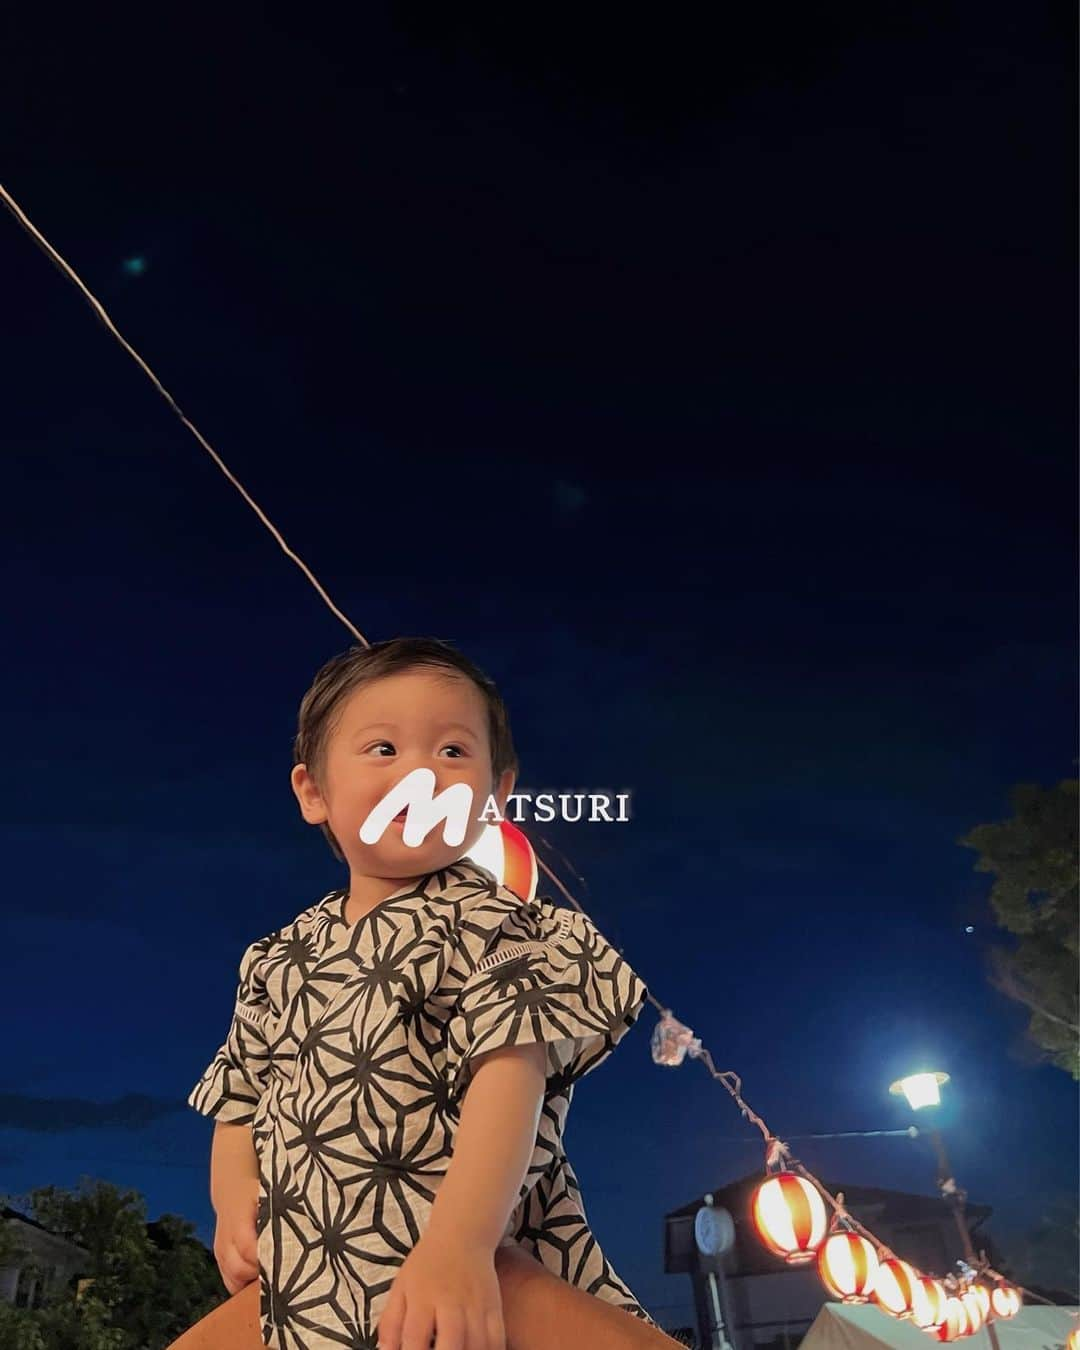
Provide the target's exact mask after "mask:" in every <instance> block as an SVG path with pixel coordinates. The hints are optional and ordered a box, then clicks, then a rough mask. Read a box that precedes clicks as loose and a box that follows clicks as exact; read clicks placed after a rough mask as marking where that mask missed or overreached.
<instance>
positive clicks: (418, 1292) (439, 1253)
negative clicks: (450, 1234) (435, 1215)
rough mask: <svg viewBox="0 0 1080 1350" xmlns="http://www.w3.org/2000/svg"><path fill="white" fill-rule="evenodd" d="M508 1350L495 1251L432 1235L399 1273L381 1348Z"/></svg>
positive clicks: (382, 1326) (384, 1318)
mask: <svg viewBox="0 0 1080 1350" xmlns="http://www.w3.org/2000/svg"><path fill="white" fill-rule="evenodd" d="M432 1337H434V1338H435V1339H434V1345H435V1350H506V1333H505V1331H504V1329H503V1312H502V1296H501V1295H500V1293H499V1280H498V1277H497V1276H496V1274H495V1253H494V1252H493V1251H492V1250H491V1249H490V1248H489V1247H485V1246H482V1245H477V1244H475V1243H470V1242H469V1241H467V1240H466V1241H461V1242H450V1241H448V1240H447V1239H446V1238H445V1237H441V1236H440V1237H436V1236H434V1235H433V1234H431V1233H428V1234H426V1235H425V1236H424V1237H422V1238H421V1239H420V1241H419V1242H418V1243H417V1244H416V1246H415V1247H414V1248H413V1249H412V1251H411V1252H410V1253H409V1255H408V1257H407V1258H406V1260H405V1263H404V1264H403V1265H402V1267H401V1269H400V1270H399V1271H398V1273H397V1278H396V1279H395V1280H394V1283H393V1285H392V1286H391V1289H390V1294H389V1296H388V1298H387V1300H386V1307H385V1308H384V1309H383V1314H382V1317H381V1318H380V1319H379V1350H429V1347H430V1346H431V1345H432Z"/></svg>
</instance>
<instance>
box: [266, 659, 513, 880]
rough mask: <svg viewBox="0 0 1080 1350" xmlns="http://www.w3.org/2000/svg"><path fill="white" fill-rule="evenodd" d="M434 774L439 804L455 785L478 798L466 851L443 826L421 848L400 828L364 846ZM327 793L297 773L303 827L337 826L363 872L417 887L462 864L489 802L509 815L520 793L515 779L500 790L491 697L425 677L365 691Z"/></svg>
mask: <svg viewBox="0 0 1080 1350" xmlns="http://www.w3.org/2000/svg"><path fill="white" fill-rule="evenodd" d="M418 768H426V769H430V770H431V771H432V772H433V773H434V775H435V789H434V792H435V794H436V795H437V794H438V793H440V792H442V791H443V790H444V789H445V788H448V787H451V786H452V785H453V784H455V783H467V784H468V786H469V787H470V788H472V792H473V796H472V806H471V809H470V822H469V827H468V829H467V830H466V833H465V838H464V839H463V840H462V842H461V843H460V844H456V845H452V846H451V845H448V844H446V843H445V842H444V841H443V829H444V825H443V824H441V823H440V824H438V825H436V826H435V827H434V829H432V830H431V831H430V832H429V834H428V835H427V837H426V839H425V840H424V841H423V843H422V844H420V845H419V846H418V847H416V848H413V847H411V846H410V845H408V844H406V843H405V842H404V840H403V838H402V828H403V827H402V825H401V823H400V822H392V823H391V824H390V825H388V826H387V828H386V829H385V830H384V831H383V834H382V837H381V838H380V839H379V840H378V841H377V842H376V843H374V844H365V843H363V842H362V841H361V840H360V837H359V835H360V827H361V826H362V825H363V823H364V821H365V820H366V819H367V817H368V815H369V814H370V813H371V811H372V810H373V808H374V807H375V806H377V805H378V803H379V802H380V801H381V800H382V798H383V797H385V796H386V794H387V793H388V792H389V791H390V789H391V788H392V787H394V786H395V785H396V784H397V783H399V782H400V781H401V780H402V779H403V778H404V777H405V776H406V775H407V774H409V773H411V772H412V771H413V770H414V769H418ZM324 780H325V781H324V783H323V785H322V790H321V791H320V790H319V788H318V787H317V785H316V784H315V783H314V780H313V779H311V777H310V775H309V774H308V773H307V771H306V766H303V765H297V766H296V767H295V768H294V769H293V776H292V783H293V791H294V792H295V793H296V796H297V799H298V800H299V801H300V806H301V811H302V813H303V816H304V819H305V820H307V821H308V822H309V823H311V824H316V825H317V824H321V823H322V822H323V821H326V822H328V823H329V825H330V828H331V829H332V830H333V832H334V837H335V838H336V839H337V841H338V843H339V845H340V846H341V851H342V852H343V853H344V854H345V857H346V860H347V861H348V863H349V865H350V867H351V868H352V870H353V871H354V872H358V873H360V874H363V875H369V876H380V877H412V876H421V875H424V874H426V873H428V872H434V871H437V870H438V869H439V868H441V867H447V866H449V865H450V864H451V863H453V862H456V861H457V860H458V858H460V857H461V856H462V855H463V854H466V853H468V851H469V849H470V848H472V846H473V845H474V844H475V843H476V841H477V839H479V837H480V835H481V834H482V833H483V831H484V829H485V828H486V824H487V822H485V821H481V820H478V819H477V817H478V816H479V815H480V813H481V812H482V811H483V809H484V807H485V805H486V803H487V798H488V795H489V794H492V795H494V797H495V800H496V801H497V802H498V805H499V811H500V814H502V813H503V808H504V807H505V804H506V798H507V797H508V796H509V794H510V792H511V791H512V790H513V785H514V775H513V773H512V772H511V771H507V772H506V773H504V774H503V775H502V778H501V779H500V781H499V783H497V784H496V783H493V781H492V773H491V745H490V741H489V737H488V719H487V707H486V704H485V702H484V696H483V695H482V694H481V692H480V690H479V689H477V688H476V686H475V685H474V684H473V682H472V681H471V680H469V679H467V678H466V677H465V676H463V675H461V676H457V675H451V674H449V673H446V674H443V673H442V672H441V671H440V672H435V671H433V670H426V669H417V670H409V671H405V672H403V673H402V674H399V675H387V676H384V677H383V678H382V679H379V680H376V681H374V682H373V683H372V684H366V685H364V686H363V687H362V688H360V689H357V690H356V691H355V692H354V693H353V694H351V695H350V696H349V698H348V699H347V700H346V702H345V704H344V706H343V707H342V708H341V710H340V714H339V718H338V723H337V727H336V729H335V730H334V731H333V733H332V734H331V737H330V741H329V743H328V745H327V749H326V762H325V766H324Z"/></svg>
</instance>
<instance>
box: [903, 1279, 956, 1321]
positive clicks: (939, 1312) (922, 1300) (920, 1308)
mask: <svg viewBox="0 0 1080 1350" xmlns="http://www.w3.org/2000/svg"><path fill="white" fill-rule="evenodd" d="M948 1297H949V1296H948V1294H947V1293H946V1292H945V1286H944V1285H943V1284H942V1283H941V1281H940V1280H932V1279H930V1277H929V1276H927V1275H920V1276H919V1278H918V1279H917V1280H916V1281H915V1297H914V1298H913V1299H912V1303H911V1320H912V1321H913V1322H914V1323H915V1325H916V1326H917V1327H918V1328H919V1329H920V1330H921V1331H936V1330H937V1328H938V1327H939V1326H941V1324H942V1322H944V1321H945V1313H946V1306H945V1305H946V1301H947V1300H948Z"/></svg>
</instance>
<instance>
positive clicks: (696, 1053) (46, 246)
mask: <svg viewBox="0 0 1080 1350" xmlns="http://www.w3.org/2000/svg"><path fill="white" fill-rule="evenodd" d="M0 199H2V200H3V202H4V205H5V206H6V207H7V208H8V210H9V211H10V212H11V214H12V215H13V216H14V217H15V219H16V220H17V221H18V222H19V224H20V225H21V226H22V227H23V229H24V230H25V231H26V233H27V234H28V235H29V236H30V238H31V239H32V240H33V241H34V242H35V243H36V244H37V245H38V246H39V248H41V249H42V251H43V252H44V253H45V255H46V256H47V257H48V258H49V259H50V261H52V262H53V263H54V264H55V265H56V266H57V267H58V268H59V269H60V271H61V273H63V275H64V276H66V277H67V278H68V279H69V280H70V281H72V282H74V284H75V285H76V286H77V287H78V289H79V290H80V291H81V292H82V294H83V295H84V296H85V297H86V299H87V301H88V302H89V304H90V307H91V308H92V309H93V311H94V313H95V314H96V315H97V317H98V318H99V319H100V320H101V322H102V323H103V324H104V325H105V327H106V328H107V329H108V330H109V332H110V333H111V334H112V335H113V337H115V338H116V340H117V342H119V343H120V345H121V347H123V349H124V350H125V351H126V352H127V353H128V355H129V356H130V357H131V358H132V360H133V361H135V362H136V364H137V365H138V366H139V367H140V368H141V369H142V370H143V371H144V372H145V374H146V375H147V377H148V378H149V379H150V381H151V383H152V384H153V385H154V387H155V389H157V391H158V393H159V394H160V395H161V396H162V398H164V400H165V401H166V403H168V405H169V407H170V408H171V409H172V410H173V412H174V413H175V414H176V416H177V417H178V418H179V419H180V421H181V422H182V423H183V424H184V426H185V427H187V429H188V430H189V431H190V432H191V434H192V435H193V436H194V437H195V439H196V440H197V441H198V442H199V444H200V445H201V446H202V447H203V449H204V450H205V451H206V452H207V454H209V455H210V457H211V458H212V459H213V460H214V462H215V464H217V466H218V468H219V469H220V470H221V472H222V473H223V474H224V475H225V477H226V478H227V479H228V480H229V482H230V483H232V484H233V486H234V487H235V488H236V489H237V491H238V492H239V493H240V495H241V496H242V497H243V498H244V500H245V501H246V502H247V503H248V505H249V506H250V507H251V509H252V510H253V511H254V512H255V514H256V515H257V516H258V517H259V519H260V520H261V521H262V522H263V524H264V525H265V526H266V528H267V529H268V530H269V531H270V533H271V535H272V536H273V537H274V539H275V541H276V542H277V544H278V545H279V547H280V548H281V549H282V551H283V552H284V553H285V555H286V556H287V557H289V558H291V559H292V560H293V562H295V563H296V565H297V566H298V567H299V568H300V570H301V571H302V572H303V574H304V575H305V576H306V577H307V579H308V581H309V582H310V583H311V585H312V586H313V587H314V588H315V590H316V592H317V593H318V595H319V596H320V598H321V599H322V600H323V601H324V603H325V604H326V605H327V607H328V608H329V609H330V611H331V613H333V614H334V615H335V616H336V617H337V618H339V619H340V620H341V622H342V623H343V624H344V625H345V627H346V628H347V629H348V630H349V632H350V633H352V634H353V636H354V637H355V638H356V639H357V640H358V641H359V642H360V643H362V644H363V645H364V646H365V647H370V646H371V643H370V642H369V641H368V639H367V638H366V637H365V636H364V635H363V633H361V632H360V630H359V629H358V628H357V627H356V626H355V625H354V624H353V623H352V621H351V620H350V619H348V618H347V617H346V616H345V615H344V614H343V613H342V612H341V610H340V609H339V608H338V607H337V605H335V604H334V602H333V601H332V600H331V599H330V597H329V595H328V594H327V593H326V591H325V590H324V589H323V587H322V585H321V584H320V583H319V581H318V580H317V579H316V577H315V576H314V574H313V573H312V571H311V569H310V568H309V567H308V566H307V564H306V563H305V562H304V561H303V559H302V558H300V557H299V556H298V555H297V554H295V553H294V552H293V551H292V549H290V548H289V546H288V545H287V544H286V542H285V540H284V538H283V537H282V535H281V532H280V531H279V530H278V529H277V527H276V526H275V525H274V524H273V522H272V521H271V520H270V519H269V518H268V517H267V515H266V514H265V512H264V511H263V510H262V508H261V507H260V506H259V505H258V503H257V502H256V501H254V499H253V498H252V497H251V495H250V494H249V493H248V491H247V489H246V488H245V487H244V485H243V484H242V483H241V482H240V480H239V479H238V478H237V477H236V476H235V474H233V473H232V471H231V470H230V469H229V468H228V466H227V465H226V464H225V462H224V460H223V459H222V458H221V456H220V455H219V454H218V453H217V451H216V450H215V449H214V448H213V446H212V445H211V444H210V443H209V441H207V440H206V438H205V437H204V436H203V435H202V433H201V432H200V431H199V429H198V428H197V427H196V426H195V425H194V424H193V423H192V422H191V421H190V420H189V419H188V418H187V417H186V416H185V415H184V413H183V412H182V411H181V409H180V407H179V406H178V404H177V402H176V400H175V399H174V398H173V396H172V395H171V394H170V393H169V391H168V390H167V389H166V388H165V386H164V385H163V384H162V383H161V381H160V380H159V379H158V377H157V376H156V375H155V374H154V372H153V371H152V370H151V369H150V367H149V366H148V365H147V363H146V362H145V361H144V360H143V359H142V357H141V356H140V355H139V353H138V352H137V351H135V349H134V348H133V347H132V346H131V344H130V343H129V342H128V341H127V340H126V339H125V338H124V337H123V336H122V335H121V334H120V332H119V331H118V329H117V328H116V325H115V324H114V323H113V321H112V319H110V318H109V315H108V314H107V313H106V311H105V308H104V306H103V305H102V304H101V302H100V301H99V300H98V299H97V297H96V296H94V295H93V294H92V293H91V291H90V290H89V289H88V287H87V286H86V284H85V283H84V282H83V280H82V278H81V277H79V276H78V275H77V274H76V272H75V270H74V269H73V268H72V267H71V266H70V264H69V263H68V262H67V261H66V260H65V259H64V258H62V257H61V256H60V254H59V253H58V252H57V251H56V249H54V248H53V246H52V244H50V243H49V241H48V240H47V239H46V238H45V237H44V236H43V235H42V234H41V232H40V231H39V230H38V229H37V227H36V226H35V225H34V224H33V222H32V221H31V220H30V219H29V218H28V217H27V216H26V214H25V212H24V211H23V210H22V208H21V207H20V206H19V205H18V203H17V202H16V201H15V200H14V199H13V198H12V196H11V194H10V193H9V192H8V191H7V189H6V188H5V187H4V185H3V184H2V183H0ZM549 847H550V846H549ZM537 863H538V865H539V867H540V869H541V870H542V871H543V872H544V874H545V875H546V876H547V877H548V878H549V880H550V881H551V882H552V883H553V884H554V885H555V886H556V887H557V888H558V890H559V891H560V892H561V894H562V895H563V896H564V897H565V898H566V899H567V900H568V901H569V902H570V904H571V905H573V907H574V908H575V909H576V910H577V911H578V912H579V913H580V914H585V910H584V909H583V908H582V907H581V905H580V904H579V903H578V901H577V900H576V899H575V898H574V896H573V895H571V894H570V892H569V891H568V890H567V888H566V887H565V886H564V885H563V883H562V881H561V880H560V879H559V878H558V877H557V876H556V875H555V873H554V872H552V870H551V869H550V868H549V867H548V866H547V864H546V863H544V861H543V860H542V859H540V858H539V857H538V858H537ZM568 866H569V865H568ZM570 870H571V871H573V869H572V868H571V869H570ZM579 879H580V880H582V881H583V878H579ZM583 884H584V881H583ZM647 1000H648V1002H649V1003H650V1004H651V1005H652V1006H653V1007H654V1008H655V1009H656V1011H657V1012H659V1013H660V1015H661V1016H662V1017H665V1018H670V1017H671V1016H672V1013H671V1010H670V1008H665V1007H664V1005H663V1004H662V1003H661V1002H660V1001H659V999H657V998H655V997H654V996H653V994H652V993H651V992H650V993H649V994H648V995H647ZM688 1053H689V1054H690V1055H691V1056H692V1057H693V1058H696V1059H700V1060H701V1061H702V1062H703V1063H704V1065H705V1067H706V1068H707V1069H708V1071H709V1073H710V1074H711V1075H712V1077H713V1079H714V1080H715V1081H716V1082H718V1083H719V1084H720V1085H721V1086H722V1087H723V1088H724V1089H725V1090H726V1091H727V1092H728V1094H729V1095H730V1096H731V1098H732V1100H733V1101H734V1102H735V1104H736V1105H737V1106H738V1108H739V1110H740V1112H741V1113H742V1115H743V1117H744V1118H745V1119H746V1120H748V1121H749V1122H750V1123H751V1124H752V1125H754V1126H756V1127H757V1129H758V1130H760V1131H761V1134H762V1137H763V1138H764V1140H765V1146H766V1166H767V1167H772V1166H779V1165H781V1164H783V1165H784V1166H785V1167H787V1168H788V1169H789V1170H790V1171H794V1172H797V1173H798V1174H799V1176H801V1177H803V1178H805V1180H806V1181H808V1182H809V1183H810V1184H811V1185H812V1186H813V1187H814V1188H815V1189H816V1190H817V1191H818V1192H819V1193H820V1195H821V1197H822V1199H823V1200H824V1201H825V1202H826V1203H827V1204H828V1205H830V1206H831V1208H832V1210H833V1212H834V1214H835V1215H836V1216H837V1218H842V1219H843V1221H844V1223H846V1224H848V1225H850V1226H851V1227H852V1228H853V1229H854V1230H855V1231H856V1232H858V1233H860V1234H861V1235H862V1236H863V1237H865V1238H866V1239H867V1241H869V1242H872V1243H873V1244H874V1245H875V1246H876V1247H877V1248H878V1249H879V1250H881V1251H884V1252H886V1253H888V1255H890V1256H891V1255H892V1253H891V1251H890V1249H889V1248H888V1247H887V1246H886V1245H885V1243H883V1242H882V1241H881V1240H880V1239H879V1238H877V1237H875V1236H874V1234H873V1233H871V1232H870V1230H869V1229H867V1228H864V1227H863V1225H862V1224H860V1223H859V1222H858V1221H857V1220H855V1219H853V1218H852V1217H851V1215H850V1214H849V1213H848V1212H847V1211H846V1209H845V1208H844V1205H843V1199H842V1196H841V1198H840V1199H837V1198H836V1197H834V1196H833V1195H831V1194H830V1192H829V1191H828V1190H826V1188H825V1187H824V1186H823V1185H822V1184H821V1182H820V1181H818V1179H817V1177H815V1176H814V1175H813V1173H812V1172H810V1171H809V1170H808V1169H807V1168H805V1167H804V1166H803V1165H802V1163H800V1162H799V1161H798V1160H797V1159H795V1158H793V1157H792V1156H791V1151H790V1149H789V1148H788V1147H787V1145H786V1144H785V1143H784V1142H783V1141H782V1140H780V1139H778V1138H777V1137H776V1136H775V1135H773V1134H772V1133H771V1132H770V1130H769V1128H768V1126H767V1125H766V1124H765V1122H764V1120H763V1119H762V1118H761V1116H759V1115H758V1114H757V1112H756V1111H754V1110H753V1109H752V1108H751V1107H750V1106H749V1105H748V1104H747V1102H746V1101H745V1100H744V1099H743V1096H742V1079H741V1078H740V1077H739V1075H738V1074H737V1073H735V1071H734V1070H733V1069H724V1070H718V1069H717V1068H716V1066H715V1065H714V1063H713V1060H712V1056H711V1055H710V1054H709V1052H708V1050H706V1049H704V1048H703V1047H701V1046H700V1044H697V1043H695V1044H693V1045H691V1047H690V1049H689V1051H688ZM984 1262H985V1253H983V1262H980V1266H979V1273H980V1274H985V1275H989V1276H992V1277H994V1278H997V1279H1007V1278H1008V1277H1007V1276H1004V1275H1001V1274H1000V1273H999V1272H998V1271H996V1270H994V1269H993V1268H992V1267H991V1266H989V1265H988V1264H984ZM951 1278H952V1277H949V1276H947V1277H946V1279H951ZM1009 1283H1011V1284H1013V1285H1014V1287H1015V1288H1017V1289H1019V1290H1020V1291H1021V1292H1022V1293H1023V1294H1024V1295H1026V1296H1027V1297H1028V1298H1030V1299H1033V1300H1034V1301H1035V1302H1038V1303H1047V1304H1050V1306H1056V1305H1054V1304H1053V1303H1052V1302H1051V1300H1050V1299H1045V1298H1042V1297H1041V1296H1040V1295H1038V1294H1034V1293H1032V1291H1031V1290H1030V1289H1025V1288H1024V1287H1023V1286H1022V1285H1018V1284H1016V1282H1015V1281H1013V1280H1010V1281H1009Z"/></svg>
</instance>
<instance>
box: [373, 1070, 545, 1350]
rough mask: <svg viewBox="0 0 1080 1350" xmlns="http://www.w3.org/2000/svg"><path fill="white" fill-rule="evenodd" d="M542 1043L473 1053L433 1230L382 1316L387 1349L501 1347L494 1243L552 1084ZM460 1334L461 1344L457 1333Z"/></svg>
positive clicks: (382, 1341) (430, 1223)
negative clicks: (442, 1344)
mask: <svg viewBox="0 0 1080 1350" xmlns="http://www.w3.org/2000/svg"><path fill="white" fill-rule="evenodd" d="M546 1068H547V1047H546V1046H545V1045H544V1044H542V1043H533V1044H530V1045H514V1046H502V1047H500V1048H499V1049H497V1050H492V1051H489V1052H488V1053H487V1054H481V1055H477V1056H476V1058H475V1060H474V1061H473V1072H472V1078H471V1081H470V1082H469V1085H468V1089H467V1091H466V1093H465V1100H464V1102H463V1104H462V1108H461V1120H460V1122H459V1124H458V1128H457V1132H456V1136H455V1141H454V1155H453V1157H452V1158H451V1160H450V1165H449V1167H448V1168H447V1171H446V1175H445V1177H444V1178H443V1181H442V1185H441V1186H440V1188H439V1192H438V1195H437V1196H436V1198H435V1203H434V1205H433V1206H432V1210H431V1216H430V1218H429V1220H428V1225H427V1228H426V1229H425V1231H424V1234H423V1236H422V1237H421V1239H420V1241H419V1242H418V1243H417V1245H416V1246H415V1247H414V1248H413V1250H412V1252H411V1253H410V1254H409V1256H408V1258H407V1259H406V1261H405V1263H404V1264H403V1265H402V1267H401V1270H400V1271H399V1272H398V1275H397V1278H396V1279H395V1281H394V1284H393V1287H392V1288H391V1290H390V1295H389V1298H388V1299H387V1302H386V1307H385V1309H384V1311H383V1314H382V1317H381V1318H380V1321H379V1350H399V1347H400V1346H401V1344H402V1337H403V1336H404V1338H405V1343H406V1344H409V1345H412V1344H416V1345H428V1344H429V1343H430V1340H431V1334H432V1332H433V1331H435V1330H436V1329H437V1330H438V1332H439V1335H440V1340H441V1338H442V1336H443V1335H444V1334H445V1335H447V1337H448V1340H447V1343H448V1344H458V1343H460V1344H462V1345H463V1346H465V1347H466V1350H471V1347H473V1346H489V1345H490V1346H491V1347H492V1348H493V1350H503V1347H504V1346H505V1344H506V1341H505V1333H504V1330H503V1317H502V1301H501V1298H500V1294H499V1283H498V1279H497V1277H496V1274H495V1249H496V1247H497V1246H498V1245H499V1242H500V1241H501V1240H502V1238H503V1235H504V1234H505V1232H506V1225H507V1222H508V1221H509V1218H510V1215H511V1214H512V1213H513V1210H514V1206H515V1204H516V1203H517V1199H518V1193H519V1191H520V1189H521V1183H522V1181H523V1180H524V1178H525V1172H526V1169H527V1168H528V1165H529V1161H530V1159H531V1158H532V1153H533V1148H534V1146H535V1143H536V1134H537V1128H538V1126H539V1122H540V1111H541V1108H542V1106H543V1101H544V1087H545V1084H546V1082H547V1078H546ZM455 1333H456V1334H457V1335H458V1336H460V1342H458V1341H457V1340H455V1339H454V1337H455Z"/></svg>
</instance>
